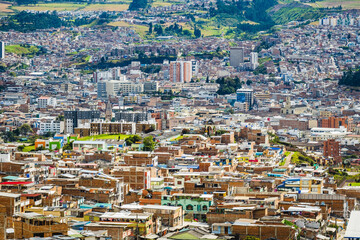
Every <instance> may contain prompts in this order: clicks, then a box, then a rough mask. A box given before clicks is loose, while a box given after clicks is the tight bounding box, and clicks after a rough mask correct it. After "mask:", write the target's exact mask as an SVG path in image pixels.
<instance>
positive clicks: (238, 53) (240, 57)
mask: <svg viewBox="0 0 360 240" xmlns="http://www.w3.org/2000/svg"><path fill="white" fill-rule="evenodd" d="M241 63H244V48H242V47H233V48H230V66H233V67H239V66H240V64H241Z"/></svg>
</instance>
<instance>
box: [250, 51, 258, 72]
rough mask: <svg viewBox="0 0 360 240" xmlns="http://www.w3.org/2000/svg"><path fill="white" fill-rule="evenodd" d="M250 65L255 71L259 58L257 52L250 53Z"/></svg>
mask: <svg viewBox="0 0 360 240" xmlns="http://www.w3.org/2000/svg"><path fill="white" fill-rule="evenodd" d="M250 63H251V68H252V69H255V68H257V66H259V57H258V53H257V52H252V53H250Z"/></svg>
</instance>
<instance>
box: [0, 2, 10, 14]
mask: <svg viewBox="0 0 360 240" xmlns="http://www.w3.org/2000/svg"><path fill="white" fill-rule="evenodd" d="M10 6H11V3H8V2H0V13H12V12H13V10H11V9H9V7H10Z"/></svg>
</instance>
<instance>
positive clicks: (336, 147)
mask: <svg viewBox="0 0 360 240" xmlns="http://www.w3.org/2000/svg"><path fill="white" fill-rule="evenodd" d="M324 157H326V158H332V159H334V163H341V156H340V143H339V142H337V141H335V139H329V140H327V141H325V142H324Z"/></svg>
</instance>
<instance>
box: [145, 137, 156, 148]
mask: <svg viewBox="0 0 360 240" xmlns="http://www.w3.org/2000/svg"><path fill="white" fill-rule="evenodd" d="M143 144H144V148H143V150H144V151H153V150H154V149H155V142H154V140H153V137H152V136H148V137H146V138H144V141H143Z"/></svg>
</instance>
